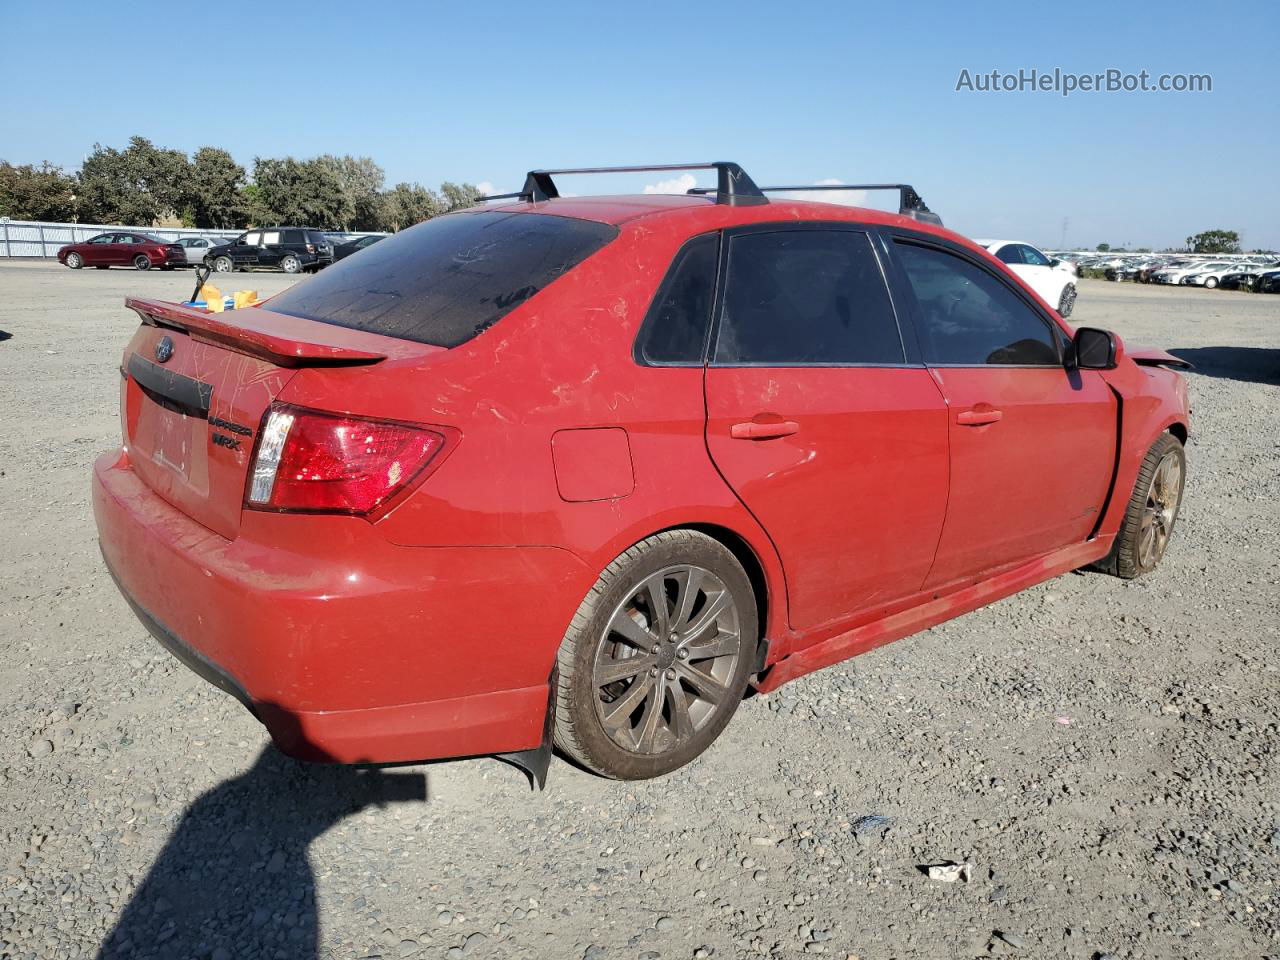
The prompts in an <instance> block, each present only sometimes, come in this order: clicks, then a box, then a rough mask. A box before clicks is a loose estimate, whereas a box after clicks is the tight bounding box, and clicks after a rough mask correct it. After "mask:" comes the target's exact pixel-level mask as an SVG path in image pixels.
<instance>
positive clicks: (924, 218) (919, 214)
mask: <svg viewBox="0 0 1280 960" xmlns="http://www.w3.org/2000/svg"><path fill="white" fill-rule="evenodd" d="M798 190H804V191H810V190H812V191H819V190H896V191H898V213H899V214H901V215H902V216H904V217H911V218H912V219H913V220H919V221H920V222H922V223H932V224H935V225H936V226H942V218H941V217H939V216H938V215H937V214H936V213H934V212H933V211H932V210H930V209H929V207H928V205H927V204H926V203H925V202H924V199H923V198H922V197H921V196H920V194H918V193H916V188H915V187H913V186H911V184H909V183H816V184H814V183H811V184H804V185H801V186H794V187H761V188H760V192H761V193H790V192H792V191H798ZM689 192H690V193H706V192H707V188H706V187H694V188H693V189H692V190H690V191H689Z"/></svg>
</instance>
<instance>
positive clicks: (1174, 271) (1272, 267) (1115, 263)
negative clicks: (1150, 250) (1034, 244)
mask: <svg viewBox="0 0 1280 960" xmlns="http://www.w3.org/2000/svg"><path fill="white" fill-rule="evenodd" d="M1059 256H1060V257H1061V258H1063V259H1074V260H1075V262H1076V266H1077V267H1078V268H1079V269H1081V270H1086V269H1094V270H1102V271H1103V273H1104V275H1105V276H1106V278H1107V279H1108V280H1117V281H1119V280H1132V281H1133V282H1135V283H1156V284H1169V285H1175V286H1188V287H1204V288H1205V289H1207V290H1214V289H1222V290H1253V291H1256V292H1258V293H1280V260H1277V259H1276V258H1275V257H1274V256H1268V255H1265V254H1259V255H1252V256H1238V255H1237V256H1234V257H1231V256H1226V257H1222V256H1220V257H1213V256H1208V255H1204V254H1200V255H1189V254H1150V255H1134V254H1124V255H1115V254H1099V255H1096V256H1094V255H1079V254H1069V253H1063V254H1060V255H1059Z"/></svg>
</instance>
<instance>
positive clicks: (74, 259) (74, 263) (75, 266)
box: [67, 253, 84, 270]
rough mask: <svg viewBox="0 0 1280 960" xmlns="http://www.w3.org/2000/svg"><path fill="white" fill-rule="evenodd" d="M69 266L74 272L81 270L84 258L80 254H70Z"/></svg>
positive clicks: (68, 256) (68, 255) (68, 257)
mask: <svg viewBox="0 0 1280 960" xmlns="http://www.w3.org/2000/svg"><path fill="white" fill-rule="evenodd" d="M67 266H68V267H70V268H71V269H72V270H79V269H80V268H81V267H83V266H84V257H82V256H80V254H78V253H68V254H67Z"/></svg>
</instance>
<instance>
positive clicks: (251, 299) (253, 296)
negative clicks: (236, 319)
mask: <svg viewBox="0 0 1280 960" xmlns="http://www.w3.org/2000/svg"><path fill="white" fill-rule="evenodd" d="M231 299H232V300H233V301H234V302H235V307H236V309H237V310H241V309H243V308H244V307H254V306H257V305H258V303H259V302H260V301H259V300H258V291H257V290H237V291H236V292H235V293H233V294H232V295H231Z"/></svg>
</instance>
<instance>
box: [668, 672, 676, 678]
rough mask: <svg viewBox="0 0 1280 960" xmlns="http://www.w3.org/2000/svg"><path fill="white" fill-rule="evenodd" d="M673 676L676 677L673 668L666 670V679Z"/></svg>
mask: <svg viewBox="0 0 1280 960" xmlns="http://www.w3.org/2000/svg"><path fill="white" fill-rule="evenodd" d="M675 678H676V672H675V671H674V670H668V671H667V679H668V680H674V679H675Z"/></svg>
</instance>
